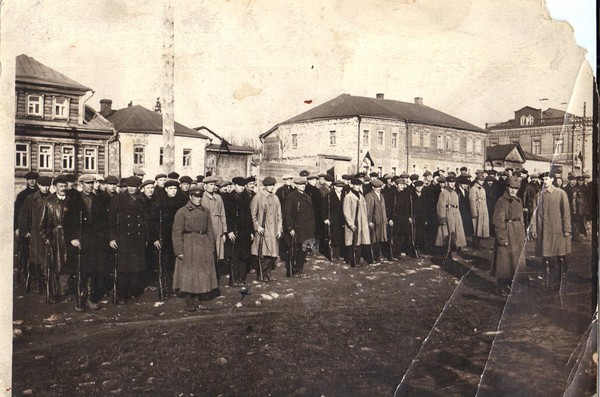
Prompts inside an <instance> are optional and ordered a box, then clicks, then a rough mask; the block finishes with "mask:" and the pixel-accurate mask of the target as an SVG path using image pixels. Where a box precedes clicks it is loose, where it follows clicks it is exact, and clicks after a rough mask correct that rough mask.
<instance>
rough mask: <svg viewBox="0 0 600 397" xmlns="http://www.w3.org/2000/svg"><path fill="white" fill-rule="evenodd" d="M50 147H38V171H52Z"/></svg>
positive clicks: (42, 145)
mask: <svg viewBox="0 0 600 397" xmlns="http://www.w3.org/2000/svg"><path fill="white" fill-rule="evenodd" d="M52 149H53V147H52V145H46V144H40V145H39V146H38V168H39V169H40V170H52V169H53V168H54V167H53V162H52V160H53V158H54V156H53V153H52V152H53V150H52Z"/></svg>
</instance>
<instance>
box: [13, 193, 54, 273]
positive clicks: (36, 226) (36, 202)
mask: <svg viewBox="0 0 600 397" xmlns="http://www.w3.org/2000/svg"><path fill="white" fill-rule="evenodd" d="M49 196H50V194H47V195H46V197H44V196H42V193H40V191H39V190H38V191H37V192H35V193H34V194H32V195H30V196H28V197H27V199H26V200H25V203H24V204H23V206H22V207H21V211H20V212H19V232H20V233H21V236H25V235H26V234H27V233H29V234H30V236H31V237H30V238H29V260H30V261H31V263H34V264H36V265H41V264H42V263H44V255H45V253H46V249H45V248H46V247H45V245H44V243H43V241H42V239H41V237H40V220H41V219H42V209H43V208H44V202H45V201H46V198H48V197H49Z"/></svg>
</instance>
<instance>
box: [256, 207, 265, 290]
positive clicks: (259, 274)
mask: <svg viewBox="0 0 600 397" xmlns="http://www.w3.org/2000/svg"><path fill="white" fill-rule="evenodd" d="M266 221H267V208H266V207H265V210H264V211H263V219H262V225H261V226H262V228H263V234H262V235H261V236H260V239H259V240H258V252H257V256H258V281H263V267H262V247H263V243H264V242H265V230H264V229H265V222H266Z"/></svg>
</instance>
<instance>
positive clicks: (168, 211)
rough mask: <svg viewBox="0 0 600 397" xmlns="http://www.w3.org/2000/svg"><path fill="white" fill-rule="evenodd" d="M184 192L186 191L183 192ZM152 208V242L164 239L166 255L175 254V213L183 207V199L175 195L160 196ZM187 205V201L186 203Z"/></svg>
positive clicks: (163, 244) (163, 250)
mask: <svg viewBox="0 0 600 397" xmlns="http://www.w3.org/2000/svg"><path fill="white" fill-rule="evenodd" d="M182 194H184V193H182ZM151 205H152V207H151V208H150V239H149V240H150V242H152V243H153V242H155V241H157V240H160V241H162V244H161V249H162V252H163V254H164V255H173V240H171V235H172V231H173V222H174V220H175V214H176V213H177V211H179V209H180V208H181V207H182V205H181V200H180V199H179V198H178V197H177V196H175V197H169V196H168V195H167V196H166V197H162V198H158V199H157V200H156V201H155V202H154V203H151ZM184 205H185V203H184Z"/></svg>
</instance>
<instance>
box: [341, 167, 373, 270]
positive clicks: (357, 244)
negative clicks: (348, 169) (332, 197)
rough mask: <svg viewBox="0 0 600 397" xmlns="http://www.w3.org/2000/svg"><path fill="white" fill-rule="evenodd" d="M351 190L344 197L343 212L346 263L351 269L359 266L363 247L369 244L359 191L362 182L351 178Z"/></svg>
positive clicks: (363, 202) (365, 217) (363, 205)
mask: <svg viewBox="0 0 600 397" xmlns="http://www.w3.org/2000/svg"><path fill="white" fill-rule="evenodd" d="M350 186H351V189H350V191H349V192H348V194H346V197H344V203H343V211H344V219H345V221H346V225H345V227H346V233H345V236H346V239H345V240H346V246H347V247H348V250H347V251H348V254H349V258H348V261H349V263H350V265H351V266H352V267H356V266H361V264H360V257H361V252H362V248H363V246H367V245H369V244H371V239H370V237H369V222H368V218H367V204H366V201H365V197H364V196H363V194H362V192H361V191H360V189H361V186H362V181H361V180H360V179H358V178H353V179H352V180H351V181H350Z"/></svg>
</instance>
